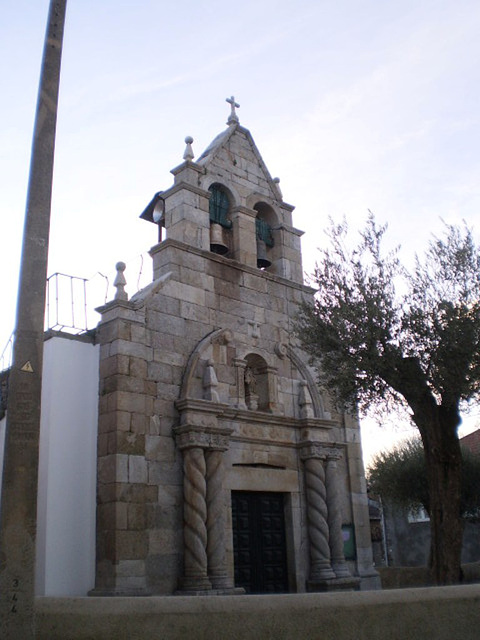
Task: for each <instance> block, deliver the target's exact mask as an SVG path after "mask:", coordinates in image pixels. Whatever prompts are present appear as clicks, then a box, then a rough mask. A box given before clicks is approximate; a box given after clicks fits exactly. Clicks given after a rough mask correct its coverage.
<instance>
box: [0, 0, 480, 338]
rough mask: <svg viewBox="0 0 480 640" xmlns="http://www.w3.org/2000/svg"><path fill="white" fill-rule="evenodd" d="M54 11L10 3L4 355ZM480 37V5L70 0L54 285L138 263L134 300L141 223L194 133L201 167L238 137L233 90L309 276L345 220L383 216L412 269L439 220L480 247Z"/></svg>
mask: <svg viewBox="0 0 480 640" xmlns="http://www.w3.org/2000/svg"><path fill="white" fill-rule="evenodd" d="M47 11H48V0H4V1H3V3H1V5H0V60H1V63H0V64H1V67H0V77H1V78H2V100H1V101H0V122H1V125H0V132H1V137H0V139H1V145H0V187H1V198H0V222H1V232H0V237H1V240H2V242H1V251H0V273H1V274H2V293H3V296H2V313H1V317H0V345H2V346H3V344H4V343H5V342H6V340H7V339H8V336H9V334H10V331H11V330H12V328H13V324H14V313H15V297H16V289H17V279H18V264H19V257H20V245H21V233H22V227H23V216H24V207H25V195H26V186H27V178H28V168H29V155H30V145H31V134H32V127H33V117H34V110H35V103H36V94H37V86H38V74H39V67H40V56H41V50H42V47H43V37H44V31H45V24H46V17H47ZM479 33H480V3H479V2H478V0H456V1H453V0H426V1H421V0H415V1H413V0H402V1H400V0H392V1H391V2H385V1H384V0H364V1H361V0H335V1H333V0H328V1H324V0H297V1H296V2H293V1H287V0H277V1H273V0H256V1H255V2H253V1H251V0H244V1H243V2H241V3H234V2H218V0H211V1H207V2H198V1H194V0H184V1H183V2H182V3H173V2H171V3H170V2H159V1H158V0H102V1H99V0H68V8H67V23H66V29H65V40H64V56H63V66H62V81H61V98H60V105H59V116H58V129H57V154H56V167H55V182H54V195H53V209H52V227H51V241H50V263H49V272H50V273H52V272H54V271H61V272H64V273H70V274H72V275H78V276H82V277H85V278H90V277H91V276H93V275H94V274H95V273H96V272H97V271H101V272H102V273H107V274H108V275H109V276H110V278H111V279H112V278H113V276H114V265H115V262H116V261H117V260H124V261H125V262H127V271H126V272H125V275H126V278H127V281H128V282H129V285H127V290H129V292H130V293H133V292H134V291H135V289H136V284H137V280H138V272H139V265H140V255H141V254H142V253H144V254H145V252H146V251H147V250H148V249H149V247H150V246H152V245H153V244H154V242H155V230H154V229H153V227H152V226H151V225H148V224H147V223H145V222H143V221H141V220H139V219H138V215H139V214H140V213H141V211H142V210H143V208H144V206H145V205H146V204H147V202H148V201H149V199H150V198H151V196H152V195H153V193H154V192H156V191H158V190H159V189H165V188H167V187H168V186H169V185H170V184H171V176H170V174H169V171H170V169H171V168H173V167H174V166H176V165H177V164H179V163H180V162H181V159H182V154H183V150H184V146H185V145H184V138H185V136H186V135H191V136H193V138H194V140H195V142H194V145H193V146H194V151H195V153H196V156H197V157H198V156H199V155H200V154H201V152H202V151H203V150H204V148H205V147H206V146H207V145H208V144H209V143H210V141H211V140H212V139H213V138H214V137H215V136H216V135H217V133H219V132H220V131H222V130H223V129H224V128H225V126H226V125H225V123H226V119H227V116H228V110H229V107H228V105H227V104H226V103H225V98H226V97H227V96H230V95H232V94H234V95H235V97H236V99H237V101H238V102H240V104H241V108H240V109H239V111H238V114H239V117H240V122H241V124H242V125H243V126H245V127H247V128H248V129H250V131H251V133H252V135H253V137H254V139H255V141H256V143H257V146H258V148H259V150H260V152H261V154H262V155H263V158H264V160H265V162H266V164H267V166H268V168H269V170H270V172H271V174H272V175H273V176H279V177H280V179H281V188H282V191H283V195H284V198H285V200H286V201H287V202H289V203H291V204H293V205H295V206H296V210H295V212H294V221H295V225H296V226H297V227H299V228H301V229H303V230H305V232H306V233H305V236H304V240H303V249H304V265H305V269H306V270H307V271H311V270H312V267H313V263H314V260H315V248H316V247H317V246H319V245H321V244H322V243H323V242H324V239H323V237H322V230H323V229H324V227H325V226H326V222H327V218H328V216H333V217H334V218H339V217H341V216H343V215H346V216H347V218H348V219H349V220H350V221H351V222H352V224H353V225H355V224H361V223H362V222H363V221H364V219H365V217H366V215H367V210H368V209H371V210H372V211H374V212H375V214H376V216H377V218H378V219H379V220H380V221H382V222H388V223H389V227H390V232H391V237H392V242H393V241H394V242H398V243H401V244H402V246H403V247H404V250H405V252H406V253H407V254H408V256H409V257H411V256H412V254H413V252H414V251H421V250H422V248H423V247H424V246H425V244H426V242H427V240H428V237H429V233H430V231H431V230H433V231H440V229H441V223H440V218H443V219H445V220H447V221H449V222H458V221H460V220H461V219H462V218H464V219H465V220H466V221H467V222H468V223H469V224H470V225H472V226H473V227H474V228H475V230H476V235H477V237H479V235H480V234H479V230H478V228H477V227H478V226H479V211H480V206H479V205H480V180H479V174H480V156H479V150H480V126H479V120H480V108H479V96H480V88H479V87H480V65H479V60H480V38H479V37H478V34H479ZM129 267H130V268H129ZM144 272H146V275H147V277H148V276H149V273H150V265H149V264H148V258H147V262H146V263H145V265H144ZM99 302H101V300H100V301H99ZM2 346H0V351H1V349H2Z"/></svg>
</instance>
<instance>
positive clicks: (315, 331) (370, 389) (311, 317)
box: [296, 214, 480, 409]
mask: <svg viewBox="0 0 480 640" xmlns="http://www.w3.org/2000/svg"><path fill="white" fill-rule="evenodd" d="M385 231H386V227H385V226H381V227H378V226H377V224H376V222H375V220H374V217H373V215H371V214H370V216H369V218H368V221H367V224H366V227H365V229H364V231H363V232H362V233H361V240H360V242H359V244H358V245H357V246H356V247H355V248H354V249H353V250H349V249H348V248H347V246H346V238H347V232H348V227H347V224H346V223H345V222H344V223H342V224H339V225H335V224H334V223H333V222H331V224H330V228H329V230H328V231H327V234H328V236H329V238H330V246H328V247H327V248H326V249H324V250H322V251H321V260H320V261H319V262H318V263H317V266H316V268H315V272H314V275H313V278H314V283H315V284H316V287H317V293H316V296H315V302H314V304H313V305H311V304H308V303H306V304H304V305H303V306H302V307H301V311H300V313H299V315H298V318H297V322H296V333H297V336H298V337H299V339H300V342H301V344H302V347H303V348H304V349H305V350H306V351H307V352H308V353H310V354H311V355H312V356H313V359H314V362H315V363H316V364H317V366H318V373H319V378H320V382H321V384H322V385H323V386H324V387H326V388H328V389H330V390H331V391H333V392H334V393H335V394H336V396H337V397H338V399H339V400H340V401H341V402H344V403H353V404H359V405H360V406H361V407H363V408H365V409H366V408H369V407H371V406H375V405H376V404H377V403H378V402H379V401H380V402H382V401H386V402H387V403H388V402H390V401H391V400H394V401H395V402H398V401H400V402H405V401H406V402H407V403H408V404H410V406H411V408H412V409H414V407H412V402H411V400H412V397H413V396H412V394H415V393H417V394H418V388H419V385H418V384H417V383H418V381H419V380H420V381H421V383H422V385H425V388H426V390H427V391H428V393H429V394H431V396H432V397H433V398H434V399H435V402H437V403H439V404H441V405H443V406H445V407H453V408H457V406H458V403H459V402H463V401H465V402H467V401H469V400H472V399H478V397H479V395H480V251H479V249H478V247H476V246H475V244H474V242H473V238H472V234H471V231H470V230H469V229H468V228H467V227H465V226H464V227H463V228H461V229H459V228H457V227H454V226H450V225H445V230H444V236H443V237H442V238H440V239H438V238H434V239H433V240H432V241H431V243H430V245H429V248H428V250H427V252H426V254H425V256H424V258H423V260H422V261H421V260H420V259H419V258H418V257H417V261H416V266H415V269H414V271H413V273H408V272H407V271H406V270H405V269H404V267H403V266H402V265H401V263H400V261H399V258H398V250H395V251H392V252H390V253H384V252H383V250H382V241H383V237H384V234H385ZM413 379H415V381H416V382H415V384H412V381H413ZM409 381H410V387H409Z"/></svg>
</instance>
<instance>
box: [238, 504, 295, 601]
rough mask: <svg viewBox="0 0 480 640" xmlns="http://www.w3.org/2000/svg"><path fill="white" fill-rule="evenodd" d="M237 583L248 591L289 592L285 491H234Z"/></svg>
mask: <svg viewBox="0 0 480 640" xmlns="http://www.w3.org/2000/svg"><path fill="white" fill-rule="evenodd" d="M232 529H233V553H234V568H235V586H236V587H243V588H244V589H245V591H246V592H247V593H287V592H288V590H289V589H288V570H287V550H286V538H285V513H284V495H283V493H266V492H259V491H232Z"/></svg>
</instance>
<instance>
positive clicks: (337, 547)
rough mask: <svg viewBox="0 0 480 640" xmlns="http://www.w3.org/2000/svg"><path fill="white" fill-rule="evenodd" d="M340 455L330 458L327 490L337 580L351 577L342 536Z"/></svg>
mask: <svg viewBox="0 0 480 640" xmlns="http://www.w3.org/2000/svg"><path fill="white" fill-rule="evenodd" d="M339 457H340V456H339V454H338V455H334V456H328V458H327V466H326V474H325V480H326V489H327V505H328V528H329V530H330V554H331V560H332V569H333V570H334V572H335V575H336V576H337V578H349V577H350V576H351V574H350V571H349V570H348V567H347V563H346V562H345V554H344V551H343V536H342V511H341V507H340V487H339V485H338V472H337V460H338V458H339Z"/></svg>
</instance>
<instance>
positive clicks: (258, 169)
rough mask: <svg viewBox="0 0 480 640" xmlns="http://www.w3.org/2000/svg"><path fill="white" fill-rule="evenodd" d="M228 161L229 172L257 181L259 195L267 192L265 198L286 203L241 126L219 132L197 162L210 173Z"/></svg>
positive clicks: (241, 177) (248, 133)
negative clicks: (215, 167) (209, 170)
mask: <svg viewBox="0 0 480 640" xmlns="http://www.w3.org/2000/svg"><path fill="white" fill-rule="evenodd" d="M226 162H228V164H229V165H230V166H229V169H230V171H231V172H232V173H233V174H237V177H238V178H239V179H243V180H245V179H246V180H249V179H250V180H251V181H252V182H253V183H257V182H258V184H259V191H260V192H262V191H266V193H265V195H269V196H270V197H271V198H273V199H274V200H276V201H278V202H282V201H283V199H282V194H281V191H280V189H279V187H278V184H277V183H276V182H274V180H273V178H272V176H271V175H270V172H269V171H268V169H267V166H266V164H265V162H264V161H263V158H262V156H261V155H260V152H259V151H258V148H257V146H256V144H255V142H254V140H253V137H252V134H251V133H250V131H249V130H248V129H245V128H244V127H241V126H240V125H238V124H231V125H230V126H229V127H228V129H226V130H225V131H223V132H222V133H220V134H219V135H218V136H217V137H216V138H215V139H214V140H213V141H212V142H211V144H210V145H209V146H208V147H207V149H205V151H204V152H203V153H202V155H201V156H200V158H199V159H198V161H197V163H198V164H199V165H201V166H203V167H205V168H210V169H211V170H213V167H214V166H217V167H218V169H219V170H221V169H222V167H224V166H225V163H226ZM262 186H263V189H262Z"/></svg>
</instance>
